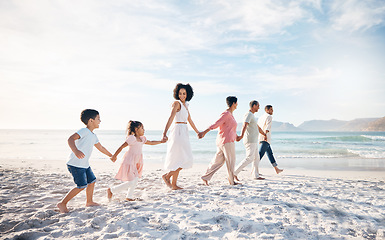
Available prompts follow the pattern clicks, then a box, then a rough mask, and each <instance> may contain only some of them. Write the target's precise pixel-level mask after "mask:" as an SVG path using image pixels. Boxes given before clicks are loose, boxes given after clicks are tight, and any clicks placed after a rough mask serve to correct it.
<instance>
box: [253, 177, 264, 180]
mask: <svg viewBox="0 0 385 240" xmlns="http://www.w3.org/2000/svg"><path fill="white" fill-rule="evenodd" d="M254 179H255V180H265V178H263V177H257V178H254Z"/></svg>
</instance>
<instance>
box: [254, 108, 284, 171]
mask: <svg viewBox="0 0 385 240" xmlns="http://www.w3.org/2000/svg"><path fill="white" fill-rule="evenodd" d="M265 112H266V113H265V114H263V115H262V116H261V117H260V118H259V119H258V126H259V127H260V128H261V129H262V131H264V132H265V133H266V137H263V136H259V142H260V143H261V147H260V148H259V157H260V159H262V157H263V155H265V153H267V157H268V158H269V160H270V163H271V165H273V167H274V169H275V172H276V173H277V174H278V173H280V172H282V171H283V170H282V169H279V168H278V164H277V162H276V161H275V159H274V156H273V150H272V149H271V147H270V143H271V124H272V123H273V117H272V115H273V106H271V105H267V106H266V107H265Z"/></svg>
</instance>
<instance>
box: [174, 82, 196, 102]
mask: <svg viewBox="0 0 385 240" xmlns="http://www.w3.org/2000/svg"><path fill="white" fill-rule="evenodd" d="M181 88H184V89H185V90H186V93H187V97H186V101H190V100H191V98H192V97H193V96H194V91H193V89H192V87H191V86H190V84H188V83H187V84H182V83H178V84H177V85H176V86H175V88H174V98H175V99H176V100H180V99H179V91H180V89H181Z"/></svg>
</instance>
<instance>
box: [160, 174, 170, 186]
mask: <svg viewBox="0 0 385 240" xmlns="http://www.w3.org/2000/svg"><path fill="white" fill-rule="evenodd" d="M162 179H163V181H164V182H165V183H166V185H167V187H169V188H172V186H171V183H170V179H169V178H167V173H166V174H164V175H163V176H162Z"/></svg>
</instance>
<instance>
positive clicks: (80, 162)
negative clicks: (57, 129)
mask: <svg viewBox="0 0 385 240" xmlns="http://www.w3.org/2000/svg"><path fill="white" fill-rule="evenodd" d="M76 133H77V134H79V136H80V138H79V139H78V140H76V141H75V145H76V147H77V148H78V149H79V151H81V152H82V153H84V155H85V157H84V158H83V159H79V158H77V157H76V155H75V154H74V153H73V152H71V154H70V156H69V159H68V161H67V164H68V165H71V166H74V167H79V168H89V166H90V163H89V160H90V157H91V153H92V150H93V148H94V145H95V144H97V143H98V142H99V139H98V137H97V136H96V134H95V133H93V132H91V131H90V130H89V129H88V128H82V129H80V130H79V131H77V132H76Z"/></svg>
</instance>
